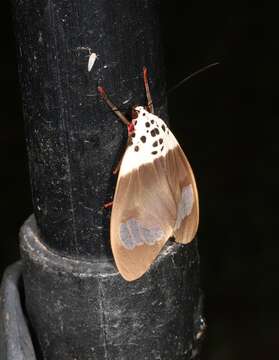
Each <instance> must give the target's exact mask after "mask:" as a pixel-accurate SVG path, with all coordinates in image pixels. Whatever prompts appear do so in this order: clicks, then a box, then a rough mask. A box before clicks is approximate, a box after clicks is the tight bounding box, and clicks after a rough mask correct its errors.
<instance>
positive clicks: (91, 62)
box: [88, 53, 97, 72]
mask: <svg viewBox="0 0 279 360" xmlns="http://www.w3.org/2000/svg"><path fill="white" fill-rule="evenodd" d="M96 59H97V54H95V53H92V54H90V56H89V60H88V71H89V72H90V71H91V70H92V68H93V65H94V63H95V61H96Z"/></svg>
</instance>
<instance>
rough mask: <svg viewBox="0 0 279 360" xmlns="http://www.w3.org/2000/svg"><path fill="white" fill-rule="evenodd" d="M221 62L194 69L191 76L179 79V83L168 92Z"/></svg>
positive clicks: (169, 92) (168, 92)
mask: <svg viewBox="0 0 279 360" xmlns="http://www.w3.org/2000/svg"><path fill="white" fill-rule="evenodd" d="M219 64H220V63H219V62H215V63H212V64H209V65H206V66H204V67H202V68H201V69H199V70H197V71H194V72H193V73H192V74H190V75H189V76H187V77H186V78H184V79H183V80H181V81H179V83H178V84H176V85H174V86H173V87H171V88H170V89H169V90H168V91H167V94H171V93H172V92H173V91H174V90H176V89H177V88H179V86H181V85H182V84H184V83H185V82H186V81H188V80H190V79H191V78H192V77H194V76H196V75H198V74H200V73H202V72H204V71H206V70H208V69H210V68H212V67H213V66H216V65H219Z"/></svg>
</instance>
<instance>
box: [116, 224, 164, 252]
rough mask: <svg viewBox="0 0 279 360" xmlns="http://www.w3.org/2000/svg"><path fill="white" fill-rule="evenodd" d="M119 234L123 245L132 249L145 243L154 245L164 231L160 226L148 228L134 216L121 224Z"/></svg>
mask: <svg viewBox="0 0 279 360" xmlns="http://www.w3.org/2000/svg"><path fill="white" fill-rule="evenodd" d="M119 235H120V240H121V241H122V244H123V246H124V247H125V248H126V249H128V250H132V249H134V248H135V247H136V246H139V245H143V244H146V245H154V244H155V243H156V241H159V240H161V239H162V237H163V235H164V231H163V230H162V229H161V228H160V227H159V226H158V227H153V228H146V227H144V226H142V225H141V224H140V223H139V222H138V221H137V220H136V219H134V218H132V219H129V220H127V221H126V222H125V223H121V224H120V230H119Z"/></svg>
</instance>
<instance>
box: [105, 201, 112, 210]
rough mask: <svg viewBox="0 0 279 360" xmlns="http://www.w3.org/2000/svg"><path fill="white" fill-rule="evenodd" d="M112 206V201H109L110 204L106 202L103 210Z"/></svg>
mask: <svg viewBox="0 0 279 360" xmlns="http://www.w3.org/2000/svg"><path fill="white" fill-rule="evenodd" d="M112 205H113V201H110V202H108V203H106V204H105V205H104V208H105V209H108V208H111V207H112Z"/></svg>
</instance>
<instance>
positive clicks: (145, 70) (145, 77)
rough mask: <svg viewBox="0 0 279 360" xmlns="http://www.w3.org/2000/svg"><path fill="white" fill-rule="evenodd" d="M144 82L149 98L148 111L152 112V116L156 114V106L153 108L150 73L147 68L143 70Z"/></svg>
mask: <svg viewBox="0 0 279 360" xmlns="http://www.w3.org/2000/svg"><path fill="white" fill-rule="evenodd" d="M143 81H144V87H145V93H146V98H147V110H148V111H149V112H151V114H154V106H153V102H152V98H151V94H150V88H149V83H148V72H147V68H146V67H145V66H144V68H143Z"/></svg>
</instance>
